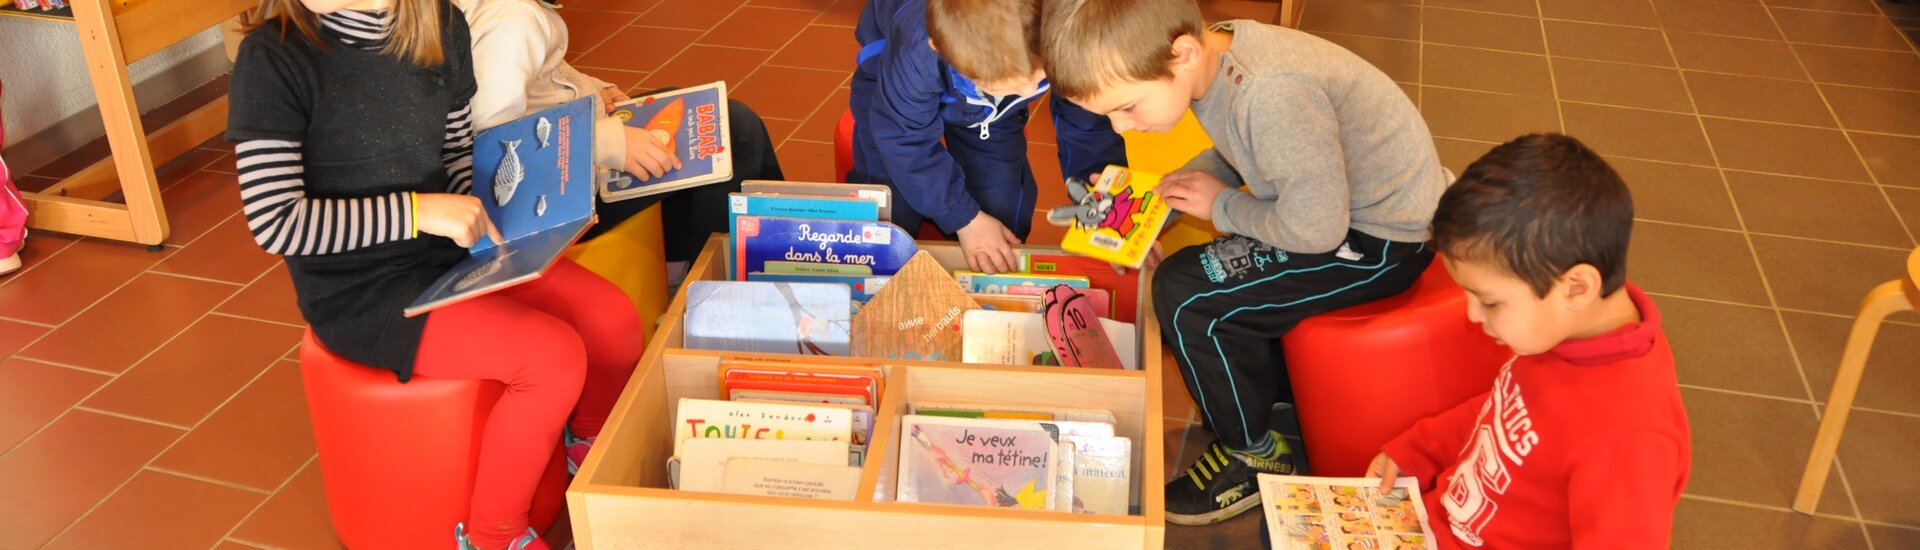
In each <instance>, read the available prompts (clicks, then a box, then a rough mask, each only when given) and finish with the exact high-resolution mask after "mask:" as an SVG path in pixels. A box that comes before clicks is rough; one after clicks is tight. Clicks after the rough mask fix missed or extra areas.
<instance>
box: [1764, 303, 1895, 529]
mask: <svg viewBox="0 0 1920 550" xmlns="http://www.w3.org/2000/svg"><path fill="white" fill-rule="evenodd" d="M1903 285H1904V281H1889V282H1887V283H1884V284H1881V285H1880V286H1878V287H1875V288H1874V289H1873V292H1869V293H1867V298H1866V300H1863V301H1862V302H1861V303H1860V313H1859V314H1858V315H1856V316H1854V318H1853V330H1852V331H1851V332H1849V333H1848V334H1847V346H1846V348H1845V351H1844V352H1842V353H1841V355H1840V368H1839V369H1838V370H1837V372H1835V373H1834V376H1833V390H1832V391H1831V392H1829V393H1828V394H1827V407H1826V412H1825V413H1824V414H1822V415H1821V416H1820V431H1819V433H1818V434H1817V435H1815V436H1814V438H1813V453H1812V455H1811V456H1810V457H1808V458H1807V469H1806V472H1805V473H1804V474H1802V475H1801V476H1800V490H1799V492H1798V493H1796V494H1795V495H1794V497H1793V509H1794V510H1798V511H1800V512H1803V513H1809V514H1811V513H1813V508H1814V506H1816V505H1818V504H1819V503H1820V492H1821V490H1823V489H1825V488H1826V484H1827V471H1828V469H1830V468H1832V467H1833V455H1834V453H1835V452H1836V451H1838V450H1839V449H1840V433H1841V432H1842V431H1843V430H1845V429H1846V426H1847V413H1848V412H1850V411H1851V410H1852V409H1853V397H1854V393H1855V392H1856V391H1857V390H1859V389H1860V376H1861V375H1862V374H1863V372H1864V371H1865V370H1866V367H1867V353H1868V352H1869V351H1872V350H1873V339H1874V336H1876V335H1878V334H1879V332H1880V322H1881V321H1883V320H1885V319H1886V318H1887V316H1888V315H1892V314H1894V313H1895V312H1899V311H1905V310H1911V309H1913V304H1912V303H1911V302H1910V301H1908V299H1907V294H1906V291H1905V289H1904V288H1902V287H1903Z"/></svg>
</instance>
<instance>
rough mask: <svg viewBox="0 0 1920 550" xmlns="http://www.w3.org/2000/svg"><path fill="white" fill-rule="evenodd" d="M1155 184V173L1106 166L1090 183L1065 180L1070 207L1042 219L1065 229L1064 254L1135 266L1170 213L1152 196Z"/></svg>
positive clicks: (1140, 261) (1061, 245)
mask: <svg viewBox="0 0 1920 550" xmlns="http://www.w3.org/2000/svg"><path fill="white" fill-rule="evenodd" d="M1158 185H1160V176H1159V175H1158V174H1149V173H1146V172H1141V171H1139V170H1132V169H1128V168H1126V167H1124V166H1117V165H1115V166H1108V167H1107V169H1106V170H1105V171H1103V172H1101V173H1100V181H1097V182H1095V183H1093V184H1092V185H1086V184H1085V183H1084V182H1082V181H1081V180H1079V179H1072V180H1068V181H1067V196H1068V197H1070V198H1072V199H1073V200H1074V203H1075V204H1070V205H1066V206H1061V207H1057V208H1054V209H1053V210H1051V211H1049V212H1047V221H1049V222H1052V223H1053V224H1055V225H1064V226H1068V229H1067V236H1066V237H1065V238H1064V239H1061V241H1060V248H1062V249H1064V250H1066V251H1067V252H1072V253H1074V254H1079V255H1082V256H1088V257H1092V258H1099V259H1101V260H1106V261H1109V262H1113V263H1116V264H1120V265H1124V266H1127V267H1134V268H1137V267H1140V264H1141V263H1144V262H1145V261H1146V258H1147V253H1148V251H1150V250H1152V249H1153V241H1154V239H1155V238H1157V237H1159V235H1160V228H1161V227H1162V226H1165V225H1166V223H1167V219H1168V218H1169V217H1170V216H1171V215H1172V213H1173V209H1172V208H1170V207H1168V206H1167V201H1166V200H1164V199H1163V198H1162V197H1161V196H1160V194H1159V193H1156V192H1154V187H1156V186H1158Z"/></svg>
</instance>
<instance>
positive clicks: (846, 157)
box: [833, 109, 853, 183]
mask: <svg viewBox="0 0 1920 550" xmlns="http://www.w3.org/2000/svg"><path fill="white" fill-rule="evenodd" d="M852 170H853V109H847V110H845V111H840V124H839V125H837V126H834V127H833V181H836V182H839V183H846V182H847V172H849V171H852Z"/></svg>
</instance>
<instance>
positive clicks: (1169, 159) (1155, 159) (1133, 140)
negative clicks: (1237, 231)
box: [1121, 111, 1221, 254]
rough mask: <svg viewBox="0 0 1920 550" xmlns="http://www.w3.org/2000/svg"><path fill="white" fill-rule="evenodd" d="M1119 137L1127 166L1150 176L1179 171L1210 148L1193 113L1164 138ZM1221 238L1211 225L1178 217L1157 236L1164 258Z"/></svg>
mask: <svg viewBox="0 0 1920 550" xmlns="http://www.w3.org/2000/svg"><path fill="white" fill-rule="evenodd" d="M1121 137H1123V138H1125V139H1126V140H1127V162H1128V164H1131V165H1132V166H1133V168H1135V169H1138V170H1141V171H1144V172H1148V173H1153V174H1165V173H1167V172H1172V171H1174V170H1177V169H1179V168H1180V167H1181V166H1183V165H1185V164H1186V163H1187V161H1188V160H1191V159H1193V157H1194V155H1198V154H1200V152H1201V151H1205V150H1207V149H1210V148H1212V147H1213V140H1211V139H1207V132H1206V131H1205V130H1202V129H1200V121H1198V120H1195V119H1194V118H1193V112H1191V111H1189V112H1187V115H1186V116H1184V117H1181V118H1180V123H1179V124H1176V125H1174V127H1173V131H1170V132H1167V133H1164V134H1152V133H1145V132H1127V133H1125V134H1123V135H1122V136H1121ZM1219 236H1221V234H1220V232H1218V231H1214V229H1213V223H1212V222H1209V221H1206V220H1201V219H1199V218H1194V217H1191V216H1182V217H1180V219H1179V220H1176V221H1175V222H1173V225H1171V226H1168V227H1167V230H1166V231H1165V232H1163V233H1161V235H1160V247H1161V248H1163V249H1165V250H1166V252H1167V253H1168V254H1172V253H1173V251H1175V250H1179V249H1182V248H1186V247H1188V246H1192V245H1196V244H1206V243H1208V242H1212V241H1213V239H1214V238H1215V237H1219Z"/></svg>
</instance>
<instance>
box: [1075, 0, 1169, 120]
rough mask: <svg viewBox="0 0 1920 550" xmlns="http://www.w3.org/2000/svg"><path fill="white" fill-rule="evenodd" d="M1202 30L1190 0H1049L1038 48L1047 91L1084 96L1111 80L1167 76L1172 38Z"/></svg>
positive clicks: (1148, 78)
mask: <svg viewBox="0 0 1920 550" xmlns="http://www.w3.org/2000/svg"><path fill="white" fill-rule="evenodd" d="M1203 30H1205V29H1204V26H1203V23H1201V20H1200V7H1199V6H1198V5H1195V4H1194V3H1193V0H1051V1H1049V2H1048V3H1047V9H1046V13H1045V14H1043V15H1042V16H1041V22H1040V51H1041V54H1042V57H1043V58H1044V59H1046V63H1047V67H1048V70H1047V78H1048V79H1049V81H1050V82H1052V84H1053V93H1056V94H1061V95H1064V96H1066V97H1067V98H1068V99H1088V98H1091V97H1093V95H1094V94H1097V93H1099V92H1100V89H1101V88H1102V87H1104V86H1108V85H1111V84H1117V83H1120V82H1124V81H1135V82H1140V81H1148V80H1161V79H1165V78H1169V77H1171V76H1173V71H1172V68H1171V67H1170V65H1171V64H1172V62H1173V40H1174V39H1176V38H1179V37H1180V36H1181V35H1191V36H1193V37H1195V38H1198V37H1200V33H1201V32H1202V31H1203Z"/></svg>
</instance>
